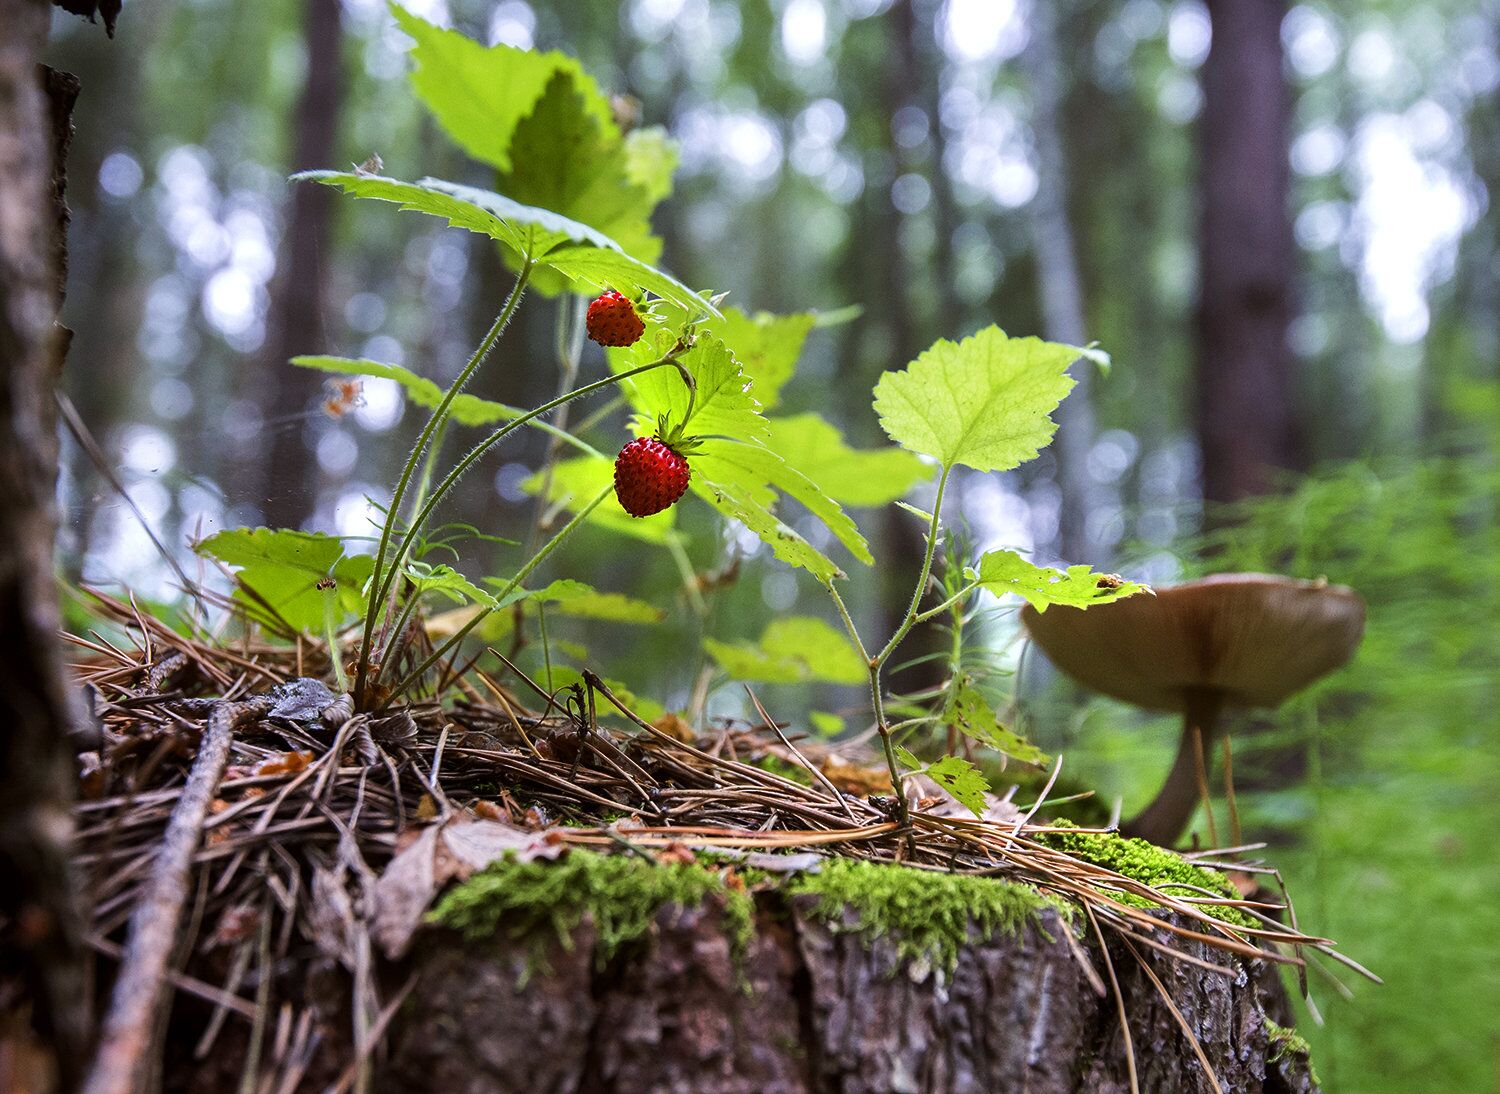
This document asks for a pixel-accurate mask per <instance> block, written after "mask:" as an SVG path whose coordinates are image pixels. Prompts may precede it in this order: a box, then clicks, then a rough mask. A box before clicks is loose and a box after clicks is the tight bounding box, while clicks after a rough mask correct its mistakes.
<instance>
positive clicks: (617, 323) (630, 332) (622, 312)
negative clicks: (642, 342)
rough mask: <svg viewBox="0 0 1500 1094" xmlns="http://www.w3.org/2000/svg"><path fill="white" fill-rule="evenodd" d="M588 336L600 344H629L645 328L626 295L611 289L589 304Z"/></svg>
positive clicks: (633, 341) (632, 342) (638, 336)
mask: <svg viewBox="0 0 1500 1094" xmlns="http://www.w3.org/2000/svg"><path fill="white" fill-rule="evenodd" d="M585 325H586V326H587V327H588V332H589V337H590V338H592V339H593V340H594V341H595V342H598V343H599V344H600V345H601V346H631V345H634V344H635V342H636V340H637V339H638V338H640V336H641V334H642V332H644V331H645V329H646V324H645V323H643V322H641V317H640V316H639V315H637V314H636V313H635V305H634V304H632V303H631V302H630V298H629V297H628V296H623V295H621V294H620V293H617V292H615V291H614V290H613V289H611V290H609V291H608V292H605V293H601V294H600V296H599V298H598V299H597V300H595V301H594V302H593V303H592V304H590V305H589V315H588V320H587V321H586V324H585Z"/></svg>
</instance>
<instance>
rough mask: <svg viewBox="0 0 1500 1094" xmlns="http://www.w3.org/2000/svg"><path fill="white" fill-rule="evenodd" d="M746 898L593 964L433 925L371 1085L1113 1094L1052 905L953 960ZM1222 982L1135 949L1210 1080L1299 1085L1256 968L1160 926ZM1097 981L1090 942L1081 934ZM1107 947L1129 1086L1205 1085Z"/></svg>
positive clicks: (584, 941)
mask: <svg viewBox="0 0 1500 1094" xmlns="http://www.w3.org/2000/svg"><path fill="white" fill-rule="evenodd" d="M812 912H813V908H812V903H811V901H810V900H809V898H807V897H806V896H794V897H782V896H780V895H778V894H769V895H767V894H761V896H760V897H759V899H758V901H757V907H756V917H755V918H756V923H755V931H754V933H753V935H752V936H751V937H750V938H749V940H748V941H747V942H745V943H744V946H743V951H742V952H741V953H739V954H736V952H735V944H734V942H733V941H732V939H731V937H730V932H727V931H726V930H725V929H724V928H725V923H724V917H723V908H722V906H721V905H720V904H719V903H718V902H717V901H713V900H711V901H708V902H705V903H704V904H703V905H702V906H700V907H698V908H683V907H679V906H676V905H671V906H668V907H665V908H663V909H662V910H661V911H660V912H659V913H658V914H657V916H656V920H655V923H654V926H653V929H652V930H651V931H650V932H648V933H647V935H646V936H645V937H644V938H642V939H641V940H639V942H638V943H637V944H635V945H633V946H631V947H629V948H628V949H625V950H622V951H621V952H620V953H619V954H617V955H616V956H615V958H614V959H612V960H611V961H609V962H607V963H605V964H603V965H601V964H600V963H599V962H597V961H596V956H595V935H594V933H593V931H592V929H591V927H590V926H589V924H588V923H587V922H585V923H584V925H583V926H581V927H580V928H579V929H578V930H577V931H575V932H574V934H573V936H572V939H571V942H572V945H571V948H564V947H562V946H560V945H549V946H548V947H547V948H546V950H545V952H544V953H542V954H541V956H540V957H539V956H538V950H537V948H536V947H535V946H534V945H532V944H530V943H529V942H528V941H527V940H519V941H511V940H495V941H493V942H489V943H480V944H476V943H474V942H472V941H466V940H464V939H463V938H461V937H459V936H458V935H457V934H455V933H452V932H447V931H436V932H432V933H430V934H429V935H428V936H427V937H426V938H425V939H424V940H423V941H422V942H421V943H420V944H419V946H418V948H417V950H416V951H415V953H414V955H413V956H412V957H411V958H410V964H411V970H410V972H411V973H414V974H415V981H414V983H415V986H414V988H413V989H412V992H411V995H410V996H409V997H408V998H407V1000H406V1002H405V1003H404V1004H403V1006H402V1007H401V1010H400V1013H399V1014H398V1016H397V1017H396V1018H395V1020H394V1021H393V1024H392V1028H391V1031H390V1040H389V1056H388V1059H387V1060H386V1062H385V1063H384V1064H383V1065H381V1066H379V1067H378V1068H377V1069H376V1074H377V1076H378V1077H379V1080H378V1085H380V1086H382V1087H383V1088H385V1089H391V1090H403V1091H413V1092H420V1091H444V1092H446V1094H490V1092H502V1091H585V1092H593V1091H632V1092H639V1091H684V1092H687V1091H691V1092H696V1094H703V1092H722V1094H730V1092H738V1091H744V1092H760V1091H786V1092H798V1091H842V1092H845V1094H858V1092H866V1091H868V1092H878V1091H910V1092H916V1091H945V1092H946V1091H1011V1090H1016V1091H1020V1090H1024V1091H1029V1092H1033V1094H1045V1092H1051V1091H1057V1092H1067V1091H1128V1090H1129V1089H1130V1083H1129V1078H1128V1074H1127V1065H1126V1055H1125V1053H1124V1051H1123V1047H1122V1042H1123V1038H1122V1035H1121V1031H1120V1023H1119V1017H1118V1008H1117V1004H1116V1001H1115V999H1114V997H1113V995H1112V994H1110V993H1106V994H1105V995H1104V996H1100V995H1098V994H1097V993H1096V992H1095V991H1094V989H1093V988H1091V987H1090V984H1089V980H1088V978H1087V977H1086V975H1085V974H1084V972H1083V971H1082V968H1081V966H1080V964H1079V961H1078V959H1077V958H1076V957H1075V955H1074V953H1073V947H1072V946H1071V945H1070V944H1069V942H1068V941H1067V939H1066V938H1065V933H1066V932H1067V931H1069V930H1071V929H1073V928H1071V927H1070V926H1069V925H1068V924H1067V923H1065V922H1064V921H1063V920H1062V919H1061V918H1060V916H1059V915H1058V913H1057V912H1056V911H1055V910H1052V909H1048V910H1046V911H1045V912H1044V913H1043V914H1042V915H1041V917H1040V918H1039V919H1037V920H1035V921H1034V922H1032V923H1031V924H1030V925H1027V926H1024V927H1022V928H1021V929H1020V930H1018V931H1017V932H1015V933H1014V934H1008V935H1001V936H997V937H991V938H981V937H977V936H976V935H975V933H974V932H972V931H971V932H970V937H969V938H968V939H967V940H966V942H965V943H964V944H963V945H962V947H961V948H960V951H959V959H958V961H957V963H956V965H955V966H954V968H953V969H952V971H951V973H950V972H944V971H943V970H941V969H940V968H937V967H934V966H933V965H932V964H931V963H929V962H925V961H922V960H920V959H919V960H916V961H912V960H909V959H905V958H903V957H902V955H901V952H900V950H899V949H898V946H897V944H896V943H895V942H894V941H893V940H892V939H890V938H884V937H874V938H872V937H870V935H869V934H868V933H863V932H860V931H858V930H856V929H855V928H857V926H858V916H857V913H855V912H854V911H853V910H851V911H850V912H849V913H848V915H847V917H846V919H845V920H844V921H843V922H833V923H829V922H826V921H825V920H824V919H823V918H822V917H818V916H814V915H813V914H812ZM1159 936H1160V937H1159V941H1161V942H1164V943H1167V944H1170V945H1172V946H1174V947H1176V948H1178V949H1180V950H1182V951H1184V952H1186V953H1188V954H1190V955H1191V956H1193V957H1197V958H1199V959H1201V960H1204V961H1209V962H1212V963H1213V964H1216V965H1221V966H1225V967H1227V968H1229V969H1230V970H1231V975H1228V976H1221V975H1215V974H1213V973H1209V972H1205V971H1204V970H1203V969H1201V968H1199V967H1197V966H1195V965H1193V964H1190V963H1188V962H1184V961H1181V960H1179V959H1177V958H1174V957H1172V956H1170V955H1167V954H1164V953H1161V952H1160V951H1157V950H1155V949H1151V948H1148V947H1144V946H1138V947H1137V949H1138V951H1139V952H1140V955H1141V958H1142V959H1143V961H1144V963H1145V965H1146V966H1148V967H1149V968H1150V969H1151V970H1152V972H1154V973H1155V975H1156V977H1157V978H1159V979H1160V981H1161V982H1162V985H1163V987H1164V988H1165V990H1166V991H1167V993H1169V994H1170V996H1171V997H1172V1000H1173V1003H1174V1004H1175V1006H1176V1007H1177V1009H1178V1011H1180V1013H1181V1019H1182V1023H1185V1024H1186V1025H1188V1026H1189V1027H1190V1028H1191V1029H1192V1030H1193V1031H1194V1034H1195V1036H1196V1038H1197V1040H1198V1042H1199V1043H1200V1045H1201V1048H1202V1051H1203V1053H1204V1056H1205V1057H1206V1058H1207V1060H1208V1061H1209V1063H1210V1065H1211V1066H1212V1068H1213V1070H1214V1073H1215V1075H1216V1076H1217V1079H1218V1083H1219V1086H1220V1088H1221V1089H1223V1090H1224V1091H1235V1092H1255V1091H1265V1092H1283V1091H1313V1090H1316V1089H1317V1087H1316V1083H1315V1081H1314V1079H1313V1077H1312V1074H1311V1069H1310V1067H1309V1065H1308V1062H1307V1059H1306V1056H1305V1053H1300V1052H1297V1051H1295V1050H1289V1049H1288V1047H1287V1035H1286V1034H1285V1033H1284V1031H1282V1030H1281V1029H1280V1027H1279V1026H1278V1025H1276V1023H1275V1022H1274V1021H1272V1020H1271V1019H1270V1018H1268V1015H1267V1010H1268V1008H1269V1009H1270V1011H1271V1013H1272V1014H1273V1015H1276V1014H1279V1013H1280V1012H1281V1008H1282V1007H1283V1006H1284V998H1282V997H1280V988H1279V984H1278V983H1277V980H1276V977H1275V974H1274V972H1273V971H1271V970H1269V969H1267V968H1266V967H1263V966H1262V964H1261V963H1259V962H1249V963H1239V962H1234V961H1233V960H1232V959H1231V958H1230V957H1229V956H1228V955H1226V954H1224V953H1223V952H1222V951H1217V950H1212V949H1210V948H1209V947H1207V946H1206V945H1204V944H1202V943H1194V942H1189V941H1185V940H1183V939H1181V938H1178V937H1176V936H1174V935H1171V934H1169V933H1168V932H1166V931H1165V930H1163V931H1161V932H1159ZM1080 949H1081V950H1082V952H1084V953H1086V954H1087V957H1088V960H1089V961H1090V962H1091V963H1092V964H1093V966H1094V967H1095V969H1097V970H1098V972H1099V975H1100V976H1101V977H1105V978H1106V982H1107V974H1106V972H1105V965H1104V962H1103V960H1102V956H1101V954H1100V952H1099V950H1098V948H1097V946H1086V945H1085V946H1081V947H1080ZM1111 949H1112V952H1111V957H1112V960H1113V964H1114V968H1115V970H1116V973H1117V975H1118V976H1119V980H1120V989H1121V994H1122V996H1123V999H1124V1003H1125V1008H1126V1010H1127V1013H1128V1014H1129V1025H1130V1037H1131V1041H1132V1043H1133V1046H1134V1059H1135V1066H1136V1070H1137V1076H1138V1084H1139V1089H1140V1090H1142V1091H1211V1090H1213V1089H1214V1087H1213V1084H1212V1082H1211V1081H1210V1080H1209V1079H1208V1078H1207V1076H1206V1074H1205V1072H1204V1070H1203V1067H1202V1064H1201V1063H1200V1062H1199V1059H1198V1055H1197V1053H1196V1051H1195V1049H1194V1048H1193V1046H1192V1043H1191V1041H1190V1040H1189V1039H1188V1037H1187V1036H1185V1034H1184V1033H1183V1030H1182V1024H1181V1023H1179V1021H1178V1019H1177V1017H1175V1016H1174V1015H1173V1013H1172V1010H1171V1008H1170V1007H1169V1006H1168V1004H1167V1003H1166V1002H1165V1001H1164V1000H1163V998H1162V993H1161V991H1159V990H1158V989H1157V988H1156V986H1155V985H1154V984H1153V983H1152V981H1151V979H1150V977H1149V976H1148V975H1147V974H1146V973H1145V972H1144V971H1143V969H1142V964H1141V962H1140V961H1137V960H1136V958H1135V957H1134V956H1133V955H1132V954H1131V953H1129V952H1128V951H1127V950H1126V949H1125V948H1124V947H1123V946H1121V947H1119V948H1118V949H1117V948H1115V947H1114V945H1113V944H1112V947H1111Z"/></svg>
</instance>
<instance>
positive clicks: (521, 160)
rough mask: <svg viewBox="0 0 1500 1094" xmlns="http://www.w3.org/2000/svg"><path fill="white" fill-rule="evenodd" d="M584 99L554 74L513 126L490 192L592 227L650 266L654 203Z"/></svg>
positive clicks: (608, 124)
mask: <svg viewBox="0 0 1500 1094" xmlns="http://www.w3.org/2000/svg"><path fill="white" fill-rule="evenodd" d="M595 94H597V91H596V92H595ZM589 98H590V96H589V94H588V93H587V90H586V89H584V90H580V81H579V80H578V79H575V75H574V74H573V73H570V72H566V71H561V70H559V71H556V72H554V73H553V74H552V76H551V77H550V79H549V80H548V81H547V86H546V89H545V90H544V91H543V92H542V96H541V98H540V99H538V100H537V102H536V104H535V106H534V107H533V108H532V110H531V111H530V113H528V114H527V115H526V116H525V117H524V118H522V119H521V121H520V122H519V123H518V124H517V125H516V127H515V133H514V135H513V136H512V138H511V142H510V150H509V151H510V167H509V168H508V169H506V170H502V171H501V172H500V176H499V178H498V180H497V184H496V189H498V190H499V191H501V192H502V193H505V194H508V195H510V196H511V197H512V198H514V199H515V200H517V201H521V202H524V203H526V204H528V205H536V206H539V207H541V208H544V209H552V210H555V211H556V212H559V213H561V214H562V215H564V216H566V217H569V218H571V219H573V220H576V221H579V222H580V223H583V224H588V225H589V226H591V227H594V228H597V229H599V231H601V232H603V233H604V234H605V235H607V236H609V237H610V238H611V239H613V240H614V241H615V242H616V243H618V244H619V245H620V248H621V250H623V251H624V252H625V253H626V254H629V255H632V256H634V257H636V258H639V259H641V260H643V261H645V262H654V261H655V260H656V257H657V256H658V255H659V254H661V240H660V239H658V238H656V237H655V236H654V235H652V234H651V210H652V208H653V207H654V206H655V204H656V202H655V200H653V197H652V194H651V191H650V189H648V186H647V185H646V184H639V183H636V182H634V181H633V180H632V179H631V175H630V158H631V157H630V154H629V153H628V151H627V149H626V146H625V142H624V140H623V138H622V137H621V135H620V131H619V129H618V127H616V126H615V124H614V123H613V122H612V121H608V120H601V119H600V117H599V116H598V114H597V113H595V112H593V111H591V110H590V109H589ZM637 166H638V167H643V166H644V165H643V164H641V163H640V161H639V160H638V161H637ZM650 181H652V182H659V181H660V180H659V179H656V178H653V179H651V180H650ZM669 185H670V182H669Z"/></svg>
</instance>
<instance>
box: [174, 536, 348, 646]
mask: <svg viewBox="0 0 1500 1094" xmlns="http://www.w3.org/2000/svg"><path fill="white" fill-rule="evenodd" d="M196 549H197V551H198V553H199V554H203V555H207V556H208V557H210V558H215V559H218V560H219V561H220V562H222V563H224V564H225V565H227V566H233V567H235V569H236V573H235V578H236V580H237V581H238V582H239V584H240V586H241V588H239V589H237V590H236V592H235V599H236V600H238V601H240V602H241V603H242V604H244V605H245V607H246V608H247V610H249V611H250V612H251V614H252V615H255V616H257V617H262V616H263V615H264V608H262V607H261V605H262V604H264V605H265V606H267V607H269V608H270V609H271V610H272V611H273V612H274V613H275V616H276V617H278V618H280V619H283V620H285V621H286V622H287V623H288V624H290V625H291V626H292V627H293V628H294V629H296V630H299V631H304V632H309V633H311V632H314V631H318V630H320V629H321V628H322V627H323V623H324V613H325V605H326V603H327V596H326V595H325V592H324V590H322V589H319V588H318V583H319V582H320V581H324V582H326V581H327V580H328V579H330V578H331V579H332V580H333V581H334V583H335V586H334V588H333V589H332V590H330V591H329V595H332V596H333V597H334V604H335V606H336V607H337V609H338V614H339V617H340V619H339V622H342V618H343V617H346V616H349V615H353V614H357V613H358V612H361V611H363V610H364V606H365V599H364V597H365V594H364V591H363V590H364V585H365V582H366V581H368V580H369V577H370V569H371V566H372V564H373V561H374V560H373V559H372V558H371V557H370V556H369V555H346V554H345V553H344V541H343V540H342V539H340V538H339V537H337V536H328V535H323V534H322V533H319V532H292V531H287V530H285V529H271V528H235V529H231V530H229V531H224V532H219V533H217V534H216V535H212V536H209V537H208V538H207V539H205V540H201V541H200V542H199V543H197V544H196Z"/></svg>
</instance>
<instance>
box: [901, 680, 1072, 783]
mask: <svg viewBox="0 0 1500 1094" xmlns="http://www.w3.org/2000/svg"><path fill="white" fill-rule="evenodd" d="M943 723H944V724H945V725H949V726H952V727H953V728H954V729H956V730H958V731H959V732H960V733H962V734H963V735H964V736H965V737H968V738H969V739H970V740H974V741H978V742H979V743H980V744H982V745H984V746H986V747H988V748H993V749H994V750H995V751H996V752H999V753H1002V754H1004V755H1006V756H1009V757H1011V758H1012V759H1016V760H1020V761H1021V762H1022V763H1028V764H1039V765H1043V764H1047V763H1049V762H1050V760H1049V759H1048V757H1047V754H1046V753H1045V752H1043V751H1042V750H1041V749H1039V748H1037V747H1036V745H1034V744H1032V743H1031V742H1030V741H1027V740H1026V739H1025V738H1024V737H1021V736H1019V735H1018V734H1016V733H1013V732H1012V731H1011V730H1009V729H1006V728H1005V726H1003V725H1001V724H1000V718H999V715H997V714H996V713H995V712H994V711H993V710H992V709H991V708H990V704H989V703H988V701H986V699H985V697H984V696H983V695H982V694H981V693H980V691H979V689H978V688H977V687H975V686H974V679H973V677H971V676H969V675H968V674H967V673H964V674H960V675H958V676H955V677H954V678H953V681H952V683H951V684H950V685H949V687H948V702H947V704H946V705H945V706H944V708H943ZM929 774H931V772H929Z"/></svg>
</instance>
